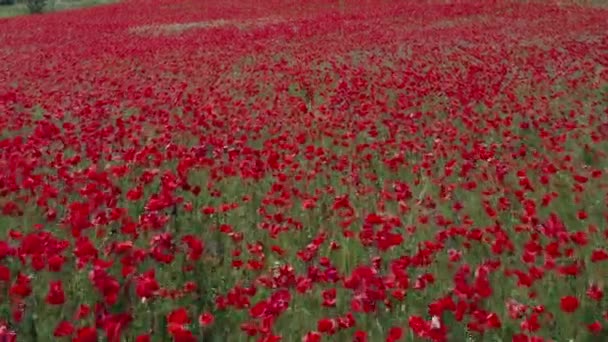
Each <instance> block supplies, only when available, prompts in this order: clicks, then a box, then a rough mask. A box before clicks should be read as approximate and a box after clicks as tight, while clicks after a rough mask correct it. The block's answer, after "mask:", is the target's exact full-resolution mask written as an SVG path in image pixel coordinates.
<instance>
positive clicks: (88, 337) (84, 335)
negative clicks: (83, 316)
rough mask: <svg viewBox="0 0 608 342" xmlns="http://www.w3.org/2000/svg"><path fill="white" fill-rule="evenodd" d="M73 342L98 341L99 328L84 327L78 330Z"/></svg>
mask: <svg viewBox="0 0 608 342" xmlns="http://www.w3.org/2000/svg"><path fill="white" fill-rule="evenodd" d="M72 341H73V342H97V341H98V336H97V329H95V328H94V327H83V328H80V329H78V331H76V336H75V337H74V339H73V340H72Z"/></svg>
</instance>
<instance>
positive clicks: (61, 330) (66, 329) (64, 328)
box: [53, 321, 74, 337]
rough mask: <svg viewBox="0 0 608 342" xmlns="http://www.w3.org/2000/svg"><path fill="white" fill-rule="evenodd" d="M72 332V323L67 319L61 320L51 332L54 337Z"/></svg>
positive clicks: (68, 334)
mask: <svg viewBox="0 0 608 342" xmlns="http://www.w3.org/2000/svg"><path fill="white" fill-rule="evenodd" d="M73 333H74V326H73V325H72V323H70V322H68V321H61V322H59V324H57V327H55V331H54V332H53V336H55V337H65V336H70V335H72V334H73Z"/></svg>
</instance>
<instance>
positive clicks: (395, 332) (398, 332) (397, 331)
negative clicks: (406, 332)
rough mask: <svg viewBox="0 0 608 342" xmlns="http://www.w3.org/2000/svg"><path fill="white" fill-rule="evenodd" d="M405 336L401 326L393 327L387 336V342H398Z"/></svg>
mask: <svg viewBox="0 0 608 342" xmlns="http://www.w3.org/2000/svg"><path fill="white" fill-rule="evenodd" d="M401 337H403V329H402V328H399V327H392V328H390V329H389V330H388V336H387V337H386V341H387V342H396V341H399V340H400V339H401Z"/></svg>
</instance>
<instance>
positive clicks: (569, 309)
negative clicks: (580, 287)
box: [560, 296, 579, 313]
mask: <svg viewBox="0 0 608 342" xmlns="http://www.w3.org/2000/svg"><path fill="white" fill-rule="evenodd" d="M578 306H579V301H578V298H576V297H574V296H564V297H562V298H561V299H560V308H561V309H562V311H563V312H566V313H573V312H574V311H576V309H578Z"/></svg>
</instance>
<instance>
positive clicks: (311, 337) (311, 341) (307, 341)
mask: <svg viewBox="0 0 608 342" xmlns="http://www.w3.org/2000/svg"><path fill="white" fill-rule="evenodd" d="M321 336H322V335H321V334H320V333H318V332H316V331H311V332H308V333H306V335H304V337H303V338H302V342H320V341H321Z"/></svg>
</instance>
